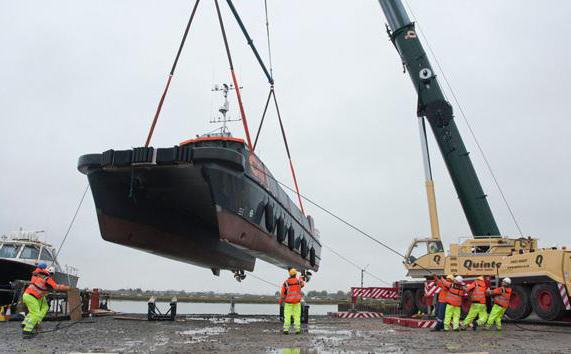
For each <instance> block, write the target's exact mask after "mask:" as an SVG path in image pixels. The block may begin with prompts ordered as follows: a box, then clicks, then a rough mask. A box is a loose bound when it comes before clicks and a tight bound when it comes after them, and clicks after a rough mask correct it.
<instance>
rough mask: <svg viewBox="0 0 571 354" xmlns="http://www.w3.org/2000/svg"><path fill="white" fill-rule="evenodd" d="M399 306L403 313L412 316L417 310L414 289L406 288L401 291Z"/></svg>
mask: <svg viewBox="0 0 571 354" xmlns="http://www.w3.org/2000/svg"><path fill="white" fill-rule="evenodd" d="M401 308H402V312H403V315H405V316H407V317H408V316H412V315H414V314H415V313H417V312H418V307H417V306H416V301H415V293H414V290H412V289H408V290H405V291H403V293H402V298H401Z"/></svg>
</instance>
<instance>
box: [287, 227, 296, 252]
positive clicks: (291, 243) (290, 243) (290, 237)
mask: <svg viewBox="0 0 571 354" xmlns="http://www.w3.org/2000/svg"><path fill="white" fill-rule="evenodd" d="M287 247H288V248H289V249H290V250H292V251H293V250H294V249H295V230H294V229H293V226H290V227H289V230H288V232H287Z"/></svg>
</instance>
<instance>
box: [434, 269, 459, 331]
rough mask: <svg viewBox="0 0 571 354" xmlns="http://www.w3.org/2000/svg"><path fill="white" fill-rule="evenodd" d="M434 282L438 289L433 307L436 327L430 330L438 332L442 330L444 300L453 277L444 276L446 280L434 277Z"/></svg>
mask: <svg viewBox="0 0 571 354" xmlns="http://www.w3.org/2000/svg"><path fill="white" fill-rule="evenodd" d="M434 281H435V282H436V286H438V288H439V289H440V291H439V292H438V300H437V302H436V306H435V314H436V326H435V327H434V329H432V330H431V331H432V332H439V331H441V330H443V329H444V315H445V313H446V298H447V297H448V289H449V288H450V286H452V282H453V281H454V277H453V276H452V275H448V276H446V278H443V277H442V278H438V277H437V276H436V275H434Z"/></svg>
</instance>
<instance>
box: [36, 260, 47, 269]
mask: <svg viewBox="0 0 571 354" xmlns="http://www.w3.org/2000/svg"><path fill="white" fill-rule="evenodd" d="M47 267H48V265H47V264H46V262H40V263H38V268H40V269H46V268H47Z"/></svg>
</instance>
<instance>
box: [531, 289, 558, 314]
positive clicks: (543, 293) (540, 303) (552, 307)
mask: <svg viewBox="0 0 571 354" xmlns="http://www.w3.org/2000/svg"><path fill="white" fill-rule="evenodd" d="M531 306H532V307H533V311H535V313H536V314H537V315H538V316H539V317H541V318H542V319H544V320H546V321H553V320H556V319H559V318H560V317H562V316H563V315H564V314H565V306H564V305H563V300H562V299H561V294H559V290H558V289H557V285H556V284H555V283H541V284H535V285H534V286H533V289H532V290H531Z"/></svg>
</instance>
